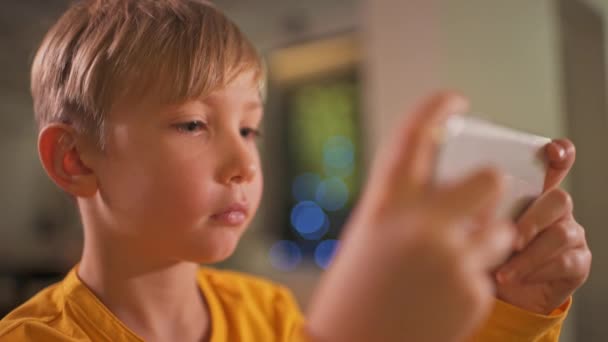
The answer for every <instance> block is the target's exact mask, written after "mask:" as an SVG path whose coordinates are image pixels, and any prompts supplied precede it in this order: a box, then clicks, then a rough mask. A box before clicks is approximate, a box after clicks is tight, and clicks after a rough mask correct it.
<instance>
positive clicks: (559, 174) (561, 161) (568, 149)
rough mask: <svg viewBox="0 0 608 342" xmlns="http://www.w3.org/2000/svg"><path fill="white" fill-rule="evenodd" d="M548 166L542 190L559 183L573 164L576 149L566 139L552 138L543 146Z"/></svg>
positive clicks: (551, 187) (554, 186)
mask: <svg viewBox="0 0 608 342" xmlns="http://www.w3.org/2000/svg"><path fill="white" fill-rule="evenodd" d="M545 154H546V156H547V158H548V161H549V168H548V170H547V175H546V177H545V185H544V190H545V191H547V190H550V189H553V188H556V187H558V186H559V185H560V183H561V182H562V180H564V178H566V176H567V175H568V172H569V171H570V169H571V168H572V165H574V160H575V159H576V149H575V147H574V144H573V143H572V142H571V141H570V140H568V139H559V140H554V141H552V142H551V143H549V144H547V146H546V147H545Z"/></svg>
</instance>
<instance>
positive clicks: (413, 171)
mask: <svg viewBox="0 0 608 342" xmlns="http://www.w3.org/2000/svg"><path fill="white" fill-rule="evenodd" d="M467 108H468V104H467V101H466V100H465V99H464V98H463V97H462V96H460V95H457V94H455V93H452V92H442V93H438V94H436V95H434V96H432V97H431V98H429V99H428V100H427V101H425V102H424V103H423V104H422V105H421V106H420V107H419V108H418V109H416V110H415V111H414V112H412V113H411V114H410V115H408V116H407V117H406V118H405V119H404V122H403V123H402V124H401V126H400V127H399V129H398V131H397V133H396V136H395V137H394V139H393V141H392V143H391V144H389V145H388V146H387V149H386V151H387V153H389V154H390V155H391V157H390V159H392V162H390V164H391V165H390V166H389V170H388V171H389V174H388V176H389V177H388V178H389V182H391V183H390V184H399V189H400V191H408V190H416V189H417V188H419V187H423V186H426V184H428V182H429V181H430V177H431V169H432V166H433V160H434V157H435V150H436V145H437V142H436V139H435V137H434V134H433V132H435V131H437V128H438V127H440V125H441V124H442V122H443V121H445V119H446V118H447V117H448V116H449V115H451V114H455V113H463V112H466V110H467ZM384 176H385V177H386V175H384ZM393 186H394V185H393Z"/></svg>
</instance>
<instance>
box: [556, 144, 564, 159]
mask: <svg viewBox="0 0 608 342" xmlns="http://www.w3.org/2000/svg"><path fill="white" fill-rule="evenodd" d="M557 150H558V151H557V155H558V156H559V159H564V158H566V150H565V149H564V148H563V147H561V146H559V147H558V148H557Z"/></svg>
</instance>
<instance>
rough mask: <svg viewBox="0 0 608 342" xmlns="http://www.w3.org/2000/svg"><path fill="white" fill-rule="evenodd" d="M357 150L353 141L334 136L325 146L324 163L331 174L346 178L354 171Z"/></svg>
mask: <svg viewBox="0 0 608 342" xmlns="http://www.w3.org/2000/svg"><path fill="white" fill-rule="evenodd" d="M354 160H355V148H354V145H353V142H352V141H351V139H349V138H347V137H344V136H333V137H330V138H329V139H327V141H326V142H325V145H324V146H323V162H324V165H325V169H326V171H327V172H329V173H330V174H336V173H337V174H340V175H342V176H346V175H347V174H350V173H351V172H352V170H353V164H354Z"/></svg>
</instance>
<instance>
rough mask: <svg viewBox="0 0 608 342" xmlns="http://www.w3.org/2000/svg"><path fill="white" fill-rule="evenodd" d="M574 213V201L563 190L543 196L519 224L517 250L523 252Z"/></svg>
mask: <svg viewBox="0 0 608 342" xmlns="http://www.w3.org/2000/svg"><path fill="white" fill-rule="evenodd" d="M571 213H572V199H571V198H570V195H569V194H568V193H567V192H565V191H564V190H561V189H553V190H550V191H549V192H547V193H545V194H543V195H542V196H541V197H540V198H539V199H537V200H536V201H535V202H534V203H532V205H531V206H530V208H529V209H528V210H527V211H526V212H525V213H524V214H523V215H522V216H521V218H520V219H519V221H518V222H517V228H518V232H519V236H518V238H517V240H516V242H515V249H516V250H518V251H521V250H523V249H524V248H525V247H526V246H527V245H528V243H530V241H532V240H533V239H534V238H535V237H536V236H537V235H538V234H540V233H541V232H542V231H543V230H544V229H545V228H547V227H549V226H550V225H551V224H553V223H554V222H556V221H558V220H560V219H562V218H564V217H565V216H568V215H570V214H571Z"/></svg>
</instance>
